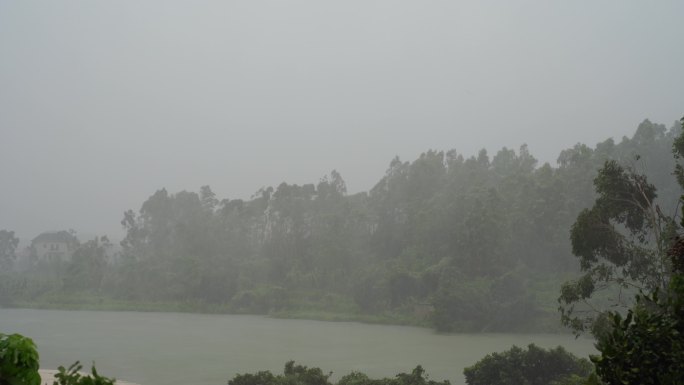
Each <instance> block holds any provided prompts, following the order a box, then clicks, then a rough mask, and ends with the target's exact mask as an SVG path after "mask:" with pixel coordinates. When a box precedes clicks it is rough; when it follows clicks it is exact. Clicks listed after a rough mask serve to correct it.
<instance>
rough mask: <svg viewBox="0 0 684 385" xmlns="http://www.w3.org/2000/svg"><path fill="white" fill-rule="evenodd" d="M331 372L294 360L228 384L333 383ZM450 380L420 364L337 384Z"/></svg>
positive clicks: (428, 384) (422, 384) (424, 384)
mask: <svg viewBox="0 0 684 385" xmlns="http://www.w3.org/2000/svg"><path fill="white" fill-rule="evenodd" d="M331 374H332V373H329V374H323V371H322V370H321V369H320V368H307V367H306V366H301V365H295V364H294V361H289V362H287V363H286V364H285V370H284V372H283V374H279V375H273V374H272V373H271V372H269V371H261V372H257V373H255V374H249V373H248V374H238V375H236V376H235V377H233V379H231V380H229V381H228V385H333V384H332V383H331V382H330V380H329V378H330V375H331ZM449 384H450V383H449V381H446V380H445V381H441V382H437V381H433V380H430V379H429V378H428V376H427V375H425V370H424V369H423V368H422V367H421V366H420V365H418V366H417V367H416V368H415V369H413V371H412V372H411V373H399V374H397V375H396V376H395V377H394V378H383V379H371V378H369V377H368V376H367V375H365V374H363V373H359V372H352V373H350V374H347V375H345V376H343V377H342V378H340V380H339V381H338V382H337V384H336V385H449Z"/></svg>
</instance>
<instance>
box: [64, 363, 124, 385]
mask: <svg viewBox="0 0 684 385" xmlns="http://www.w3.org/2000/svg"><path fill="white" fill-rule="evenodd" d="M82 368H83V366H82V365H81V364H80V363H79V362H78V361H76V362H75V363H74V364H73V365H71V366H70V367H69V369H64V367H63V366H60V367H59V368H58V371H59V372H58V373H57V374H55V378H56V379H57V381H55V382H54V383H53V385H114V382H115V381H116V380H115V379H113V378H107V377H103V376H100V375H99V374H98V373H97V370H96V369H95V365H93V366H92V368H91V373H92V375H85V376H84V375H82V374H81V373H79V370H81V369H82Z"/></svg>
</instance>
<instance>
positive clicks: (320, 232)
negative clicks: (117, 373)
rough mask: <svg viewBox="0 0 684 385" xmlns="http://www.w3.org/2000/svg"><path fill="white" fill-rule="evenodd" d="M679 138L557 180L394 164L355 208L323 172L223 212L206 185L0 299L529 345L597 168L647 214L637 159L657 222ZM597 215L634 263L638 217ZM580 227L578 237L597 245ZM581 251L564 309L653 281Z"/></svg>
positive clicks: (622, 211) (547, 175) (152, 204)
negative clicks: (427, 332) (373, 325)
mask: <svg viewBox="0 0 684 385" xmlns="http://www.w3.org/2000/svg"><path fill="white" fill-rule="evenodd" d="M677 130H678V128H676V129H675V128H673V129H671V130H666V129H665V127H664V126H662V125H657V124H653V123H651V122H648V121H644V122H642V123H641V124H640V125H639V127H638V129H637V131H636V132H635V134H634V135H633V137H631V138H624V139H623V140H622V141H621V142H619V143H615V142H614V141H613V140H612V139H610V140H607V141H605V142H603V143H599V144H598V145H596V147H595V148H590V147H588V146H586V145H581V144H578V145H576V146H574V147H572V148H569V149H567V150H564V151H563V152H561V154H560V155H559V157H558V165H557V166H552V165H550V164H543V165H538V162H537V160H536V159H535V158H534V156H532V155H531V154H530V152H529V150H528V149H527V147H526V146H524V145H523V146H521V147H520V149H519V150H512V149H510V148H503V149H501V150H499V151H498V152H496V153H494V154H493V156H490V155H489V154H488V153H487V152H486V151H484V150H483V151H481V152H480V153H478V154H476V155H475V156H470V157H467V156H464V155H462V154H459V153H458V152H456V151H455V150H450V151H447V152H442V151H434V150H430V151H427V152H425V153H423V154H421V155H420V156H419V157H418V158H417V159H415V160H413V161H411V162H407V161H402V160H400V159H399V158H395V159H393V160H392V161H391V162H390V164H389V167H388V169H387V170H386V172H385V174H384V175H383V176H382V178H380V180H379V181H378V183H377V184H376V185H375V186H374V187H373V188H372V189H370V191H368V192H362V193H358V194H348V193H347V189H346V184H345V182H344V180H343V178H342V176H341V175H340V174H339V173H338V172H336V171H332V172H331V173H330V175H327V176H325V177H323V178H322V179H321V180H319V181H318V182H317V183H311V184H304V185H297V184H288V183H281V184H280V185H278V186H275V187H265V188H262V189H260V190H259V191H257V192H256V194H255V195H254V196H253V197H252V198H251V199H246V200H242V199H232V200H231V199H223V200H220V199H218V198H217V197H216V195H215V194H214V193H213V191H212V190H211V188H210V187H209V186H202V187H201V188H200V189H199V191H198V192H189V191H180V192H176V193H170V192H169V191H167V190H166V189H160V190H158V191H156V192H155V193H154V194H152V195H151V196H149V198H148V199H146V200H145V201H144V202H142V205H141V207H140V208H139V210H137V211H134V210H128V211H126V212H125V213H124V217H123V220H122V222H121V223H122V225H123V227H124V229H125V231H126V237H125V239H124V240H123V242H122V243H121V246H122V249H121V253H120V254H119V255H117V256H114V258H104V255H105V254H104V253H103V252H102V248H103V247H104V246H105V243H106V242H105V243H103V242H102V240H101V239H100V240H99V243H98V242H95V243H93V242H88V243H86V244H84V245H81V247H80V248H79V249H78V250H77V252H76V253H75V255H74V258H73V259H72V260H71V261H69V262H65V263H61V264H42V265H39V266H34V267H33V268H32V269H30V270H29V271H27V272H22V273H20V274H16V276H14V277H12V278H11V279H10V278H8V279H5V277H2V279H0V300H1V301H2V302H3V303H10V304H11V303H14V304H26V303H32V304H33V305H34V306H39V305H42V304H46V303H47V304H49V305H50V306H60V303H61V304H62V305H63V306H67V307H70V308H73V307H76V306H78V303H77V302H79V301H80V300H84V301H85V304H84V305H87V306H88V307H91V308H102V307H104V306H106V305H107V304H116V305H115V306H116V307H117V308H121V306H124V308H125V306H128V308H131V309H133V308H135V309H139V308H140V307H141V306H150V307H151V308H154V309H157V308H159V307H167V306H168V307H169V308H183V309H189V310H202V311H212V312H219V311H223V312H225V311H231V312H239V313H243V312H249V313H259V314H274V313H275V314H279V315H281V314H286V315H289V316H292V315H297V314H299V315H307V316H308V315H310V314H323V315H324V317H326V318H333V319H339V318H344V319H353V318H355V319H359V320H368V319H373V320H382V319H384V320H389V321H390V322H397V321H399V322H402V323H405V322H410V323H413V324H420V325H424V324H426V323H427V322H432V326H434V327H435V328H438V329H440V330H448V331H473V330H488V331H512V330H534V328H535V327H537V326H538V325H540V324H542V323H544V322H546V321H547V319H548V318H549V317H555V316H556V314H557V312H556V309H555V308H553V305H551V306H549V304H550V303H552V301H549V299H550V298H556V297H557V292H558V289H559V288H556V287H552V286H553V285H547V284H546V283H547V282H548V281H552V280H553V279H554V278H556V277H563V279H566V277H568V276H570V275H569V274H575V273H576V272H577V268H578V263H577V259H576V258H574V257H573V256H572V254H571V252H570V249H571V247H570V246H571V243H570V240H569V239H568V229H570V227H571V226H572V224H573V223H574V222H575V220H576V219H577V216H578V214H580V213H581V212H582V210H583V209H585V208H588V207H590V206H591V205H592V203H593V202H594V201H595V198H596V196H595V189H594V186H593V185H592V180H593V179H594V178H595V177H596V176H597V172H598V170H599V169H601V168H602V166H604V165H605V164H606V161H607V160H612V161H613V163H610V167H608V168H605V170H604V172H603V173H602V174H601V176H600V178H599V179H600V184H599V185H598V187H599V188H600V189H601V191H605V195H612V194H613V193H614V192H618V193H621V194H623V195H621V197H623V198H629V197H634V196H633V195H634V194H633V193H634V192H635V191H637V190H635V189H633V188H632V187H634V186H640V184H639V183H641V185H644V186H646V187H648V188H647V189H646V190H644V191H646V192H647V194H646V199H641V198H639V197H638V196H637V197H636V198H635V202H636V203H637V204H642V205H643V204H644V203H645V202H647V201H648V202H650V201H649V199H651V197H652V196H654V191H655V190H654V189H651V188H650V187H649V186H650V185H646V184H644V183H645V179H644V180H643V181H642V180H641V179H639V175H641V174H642V173H631V174H630V172H631V171H630V170H631V168H630V167H631V166H630V165H631V163H630V162H632V163H633V159H634V155H635V154H641V156H642V158H641V160H640V161H639V166H640V167H642V166H643V169H644V170H643V171H645V174H647V175H648V176H649V179H648V183H651V184H652V185H653V187H657V188H658V194H659V197H660V199H661V200H660V201H659V202H658V204H660V208H661V209H662V210H661V211H662V212H664V213H669V212H672V210H674V206H673V205H672V204H668V202H674V203H676V197H677V196H678V195H679V192H678V189H677V186H676V183H675V181H674V180H673V178H672V177H671V175H669V172H670V170H672V168H673V159H672V158H671V157H670V156H668V154H667V152H668V150H669V149H670V148H671V147H672V146H673V141H674V137H675V135H676V133H677V132H678V131H677ZM683 148H684V146H683ZM621 170H622V171H621ZM630 178H631V179H630ZM642 182H644V183H642ZM630 189H631V190H630ZM603 202H604V203H602V205H603V206H602V207H603V208H604V209H602V210H600V211H597V210H589V211H588V214H586V215H585V216H586V217H587V221H586V222H588V224H591V223H593V222H592V221H596V220H600V221H603V222H601V223H605V221H606V220H607V221H609V222H610V223H611V225H614V230H615V231H616V233H615V234H618V235H621V236H627V238H624V239H623V238H619V237H615V238H614V239H613V240H614V242H613V245H614V246H615V247H616V248H623V249H626V246H629V245H630V244H633V245H635V248H634V250H637V247H638V248H639V249H644V248H646V247H645V245H644V244H641V243H640V240H639V238H638V236H639V235H643V234H641V233H640V234H638V235H637V236H636V237H629V234H625V232H624V231H623V230H626V229H627V226H630V227H631V228H632V229H636V228H638V227H640V226H642V225H643V229H646V230H649V231H650V229H651V227H650V226H651V225H650V224H649V223H650V222H649V221H641V220H640V219H639V218H640V214H639V210H637V209H636V208H635V207H632V206H629V205H625V204H624V202H622V203H621V202H614V201H610V200H604V201H603ZM653 208H654V209H655V208H656V206H654V207H653ZM609 214H610V215H612V216H613V217H614V218H616V220H623V219H624V220H623V222H619V221H618V222H615V221H614V220H613V219H610V217H609ZM596 218H598V219H596ZM606 218H608V219H606ZM577 227H578V229H582V231H583V233H582V234H584V235H596V236H597V237H600V236H601V234H602V233H600V232H592V231H591V229H590V226H584V225H582V226H579V225H578V226H577ZM585 230H586V231H585ZM578 231H579V230H578ZM668 231H669V230H668ZM578 234H579V233H578ZM584 235H583V236H582V237H581V239H584V240H587V242H589V241H591V240H592V239H591V238H588V237H584ZM603 238H605V237H603ZM601 239H602V238H601ZM601 239H597V240H596V241H597V242H598V241H600V240H601ZM644 240H645V241H649V242H650V239H649V238H648V236H646V237H645V238H644ZM630 242H631V243H630ZM593 245H594V244H584V245H581V246H582V249H581V250H582V253H583V254H586V253H585V252H587V250H589V251H588V252H589V254H586V255H588V257H587V260H588V261H589V262H590V263H589V264H588V265H587V266H589V268H588V269H587V270H586V271H585V274H586V279H584V280H582V281H581V282H579V283H580V285H574V284H572V283H570V284H568V285H566V288H565V289H564V296H566V298H568V299H569V300H571V301H575V300H579V301H580V302H582V301H583V300H585V299H587V298H592V297H593V295H592V293H594V292H595V291H597V290H598V289H600V288H602V286H603V283H605V282H603V281H601V279H602V278H604V277H607V278H612V279H613V280H614V281H616V283H617V284H618V285H620V284H623V285H628V286H629V285H631V284H634V283H635V280H633V279H632V278H631V277H632V276H634V277H636V278H639V277H642V276H650V267H648V266H649V265H648V264H647V263H646V262H649V261H646V260H644V258H632V256H634V255H636V256H640V255H646V254H641V253H636V251H635V253H631V254H630V253H617V252H612V249H611V250H610V251H611V254H609V255H610V256H614V257H615V258H617V259H616V260H618V261H619V262H620V263H622V260H620V259H619V258H626V261H627V262H626V264H625V265H624V266H623V267H625V268H628V271H625V273H626V274H627V275H628V276H629V277H630V278H629V280H623V281H621V282H617V281H618V280H619V279H620V278H621V276H620V274H622V270H621V269H622V267H620V268H618V267H615V266H613V265H607V266H600V264H601V263H602V261H603V259H602V258H603V256H599V257H597V258H599V259H598V261H600V262H598V263H594V262H592V261H593V260H592V259H591V258H592V254H591V253H592V251H591V250H592V248H593V247H594V246H593ZM578 250H579V249H578ZM606 255H608V254H606ZM657 255H659V254H657V253H652V254H648V255H647V256H648V258H655V257H656V256H657ZM630 258H631V259H630ZM591 263H594V264H593V265H592V264H591ZM611 266H613V267H615V268H613V269H611ZM623 289H624V288H623ZM625 290H626V289H625ZM610 294H616V295H619V294H621V293H620V292H616V293H613V292H611V293H610ZM623 297H624V296H623ZM628 297H629V296H628ZM126 304H127V305H126ZM569 304H570V305H572V304H574V302H573V303H569ZM575 310H585V309H579V308H578V309H575ZM470 311H472V313H469V312H470ZM545 325H551V323H549V322H547V323H546V324H545ZM554 325H555V323H554ZM555 327H556V326H551V328H555ZM546 330H549V328H548V327H547V328H546Z"/></svg>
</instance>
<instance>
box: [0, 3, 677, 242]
mask: <svg viewBox="0 0 684 385" xmlns="http://www.w3.org/2000/svg"><path fill="white" fill-rule="evenodd" d="M683 14H684V4H683V3H682V2H680V1H659V2H640V1H608V2H599V3H596V2H547V1H518V2H509V1H498V2H494V1H487V2H480V1H470V2H463V1H432V2H424V1H396V0H393V1H343V2H342V1H340V2H320V1H249V2H233V1H230V2H228V1H201V2H184V1H157V2H133V1H122V2H104V1H95V2H93V1H70V2H53V1H42V2H41V1H3V2H2V3H0V131H1V133H2V135H1V139H0V161H1V162H2V164H3V165H4V170H5V171H4V175H5V177H4V182H3V187H2V189H0V228H10V229H14V230H15V231H16V232H17V234H18V235H19V236H20V237H21V238H30V237H33V236H35V235H36V234H37V233H39V232H41V231H44V230H51V229H52V230H57V229H67V228H73V229H76V230H77V231H79V232H85V233H89V234H108V235H110V236H114V237H119V236H121V235H122V234H123V230H122V229H121V226H120V224H119V222H120V220H121V218H122V213H123V212H124V210H127V209H133V210H138V209H139V207H140V204H141V203H142V202H143V201H144V200H145V199H146V198H147V197H148V196H150V195H151V194H152V193H154V191H156V190H157V189H160V188H162V187H165V188H166V189H167V190H169V191H170V192H176V191H181V190H189V191H197V190H198V189H199V187H200V186H202V185H207V184H208V185H210V186H211V187H212V189H213V190H214V192H215V193H216V194H217V196H218V197H219V198H231V199H233V198H245V199H247V198H249V197H250V196H252V194H253V193H255V192H256V191H257V190H258V189H259V188H261V187H263V186H277V185H278V184H279V183H281V182H283V181H285V182H288V183H297V184H303V183H316V182H317V181H318V180H319V179H320V178H321V177H322V176H324V175H326V174H328V173H329V172H330V171H331V170H333V169H335V170H337V171H339V172H340V174H341V175H342V176H343V178H344V179H345V181H346V183H347V186H348V189H349V192H351V193H354V192H359V191H367V190H369V189H370V188H372V187H373V185H374V184H375V183H376V182H377V181H378V180H379V179H380V177H381V176H382V175H383V174H384V172H385V170H386V169H387V167H388V164H389V162H390V161H391V159H392V158H393V157H394V156H397V155H398V156H399V157H400V158H401V159H402V160H412V159H415V158H416V157H417V156H418V155H419V154H420V153H421V152H424V151H426V150H428V149H437V150H448V149H452V148H454V149H456V150H457V151H458V152H459V153H462V154H464V155H465V156H471V155H476V154H477V152H478V151H479V149H481V148H486V149H488V150H489V151H490V154H491V153H493V152H496V151H497V150H499V149H500V148H501V147H503V146H507V147H508V148H514V149H517V148H518V147H519V146H520V145H521V144H523V143H526V144H528V145H529V148H530V152H531V153H532V154H533V155H534V156H535V157H537V158H538V159H539V160H540V161H542V162H546V161H548V162H550V163H551V164H552V165H555V161H556V158H557V156H558V153H559V151H560V150H561V149H564V148H568V147H571V146H572V145H574V144H575V143H577V142H581V143H586V144H588V145H590V146H592V145H594V144H595V143H596V142H598V141H602V140H604V139H606V138H608V137H615V138H616V139H618V140H619V138H621V137H622V136H623V135H631V133H632V132H633V130H634V129H635V127H636V125H638V123H639V122H641V121H642V120H643V119H646V118H648V119H650V120H652V121H654V122H658V123H664V124H666V125H667V126H668V127H669V126H671V125H672V122H674V121H675V120H676V119H679V118H680V117H681V115H682V106H683V105H684V96H683V95H684V94H683V93H682V90H683V89H684V77H683V76H682V74H681V69H682V68H684V50H682V47H684V33H682V30H681V16H682V15H683Z"/></svg>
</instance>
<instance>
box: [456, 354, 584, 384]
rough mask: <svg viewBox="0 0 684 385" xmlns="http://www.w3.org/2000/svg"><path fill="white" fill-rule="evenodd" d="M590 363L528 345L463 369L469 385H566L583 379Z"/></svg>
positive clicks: (489, 356)
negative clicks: (525, 347)
mask: <svg viewBox="0 0 684 385" xmlns="http://www.w3.org/2000/svg"><path fill="white" fill-rule="evenodd" d="M591 371H592V367H591V363H590V362H589V361H588V360H586V359H583V358H577V357H575V356H574V355H573V354H571V353H568V352H567V351H566V350H565V349H563V348H562V347H560V346H558V347H557V348H555V349H549V350H546V349H543V348H540V347H537V346H536V345H534V344H531V345H529V346H528V347H527V349H521V348H519V347H517V346H513V347H512V348H511V349H509V350H507V351H505V352H503V353H492V354H488V355H487V356H486V357H484V358H483V359H481V360H480V361H478V362H477V363H476V364H475V365H473V366H470V367H468V368H465V369H464V370H463V373H464V374H465V377H466V383H468V385H519V384H525V385H551V384H568V383H573V382H574V381H577V380H578V378H586V377H587V376H589V374H590V373H591Z"/></svg>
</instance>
